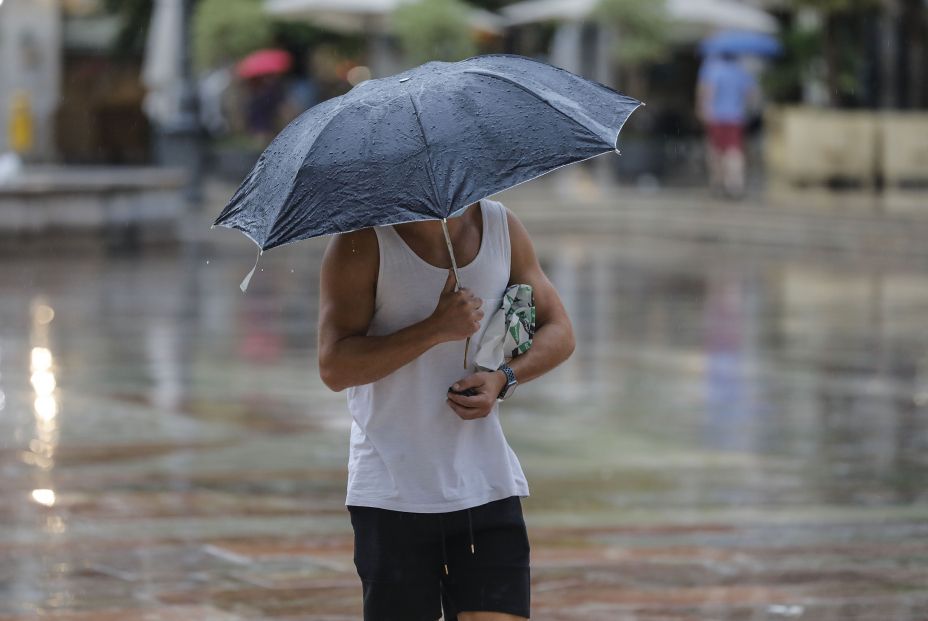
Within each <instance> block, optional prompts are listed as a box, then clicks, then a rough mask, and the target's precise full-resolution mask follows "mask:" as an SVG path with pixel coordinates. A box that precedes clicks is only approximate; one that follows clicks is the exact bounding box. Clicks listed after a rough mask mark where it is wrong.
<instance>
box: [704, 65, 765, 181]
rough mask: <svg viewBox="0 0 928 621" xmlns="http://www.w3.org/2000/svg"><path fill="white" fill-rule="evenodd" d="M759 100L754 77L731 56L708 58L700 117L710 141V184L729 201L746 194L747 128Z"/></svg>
mask: <svg viewBox="0 0 928 621" xmlns="http://www.w3.org/2000/svg"><path fill="white" fill-rule="evenodd" d="M758 96H759V94H758V88H757V82H756V80H755V79H754V76H753V75H751V73H750V72H748V71H747V70H746V69H745V68H744V67H742V66H741V64H740V63H739V62H738V59H737V57H736V56H734V55H732V54H723V55H721V56H720V57H710V58H707V59H706V61H705V62H704V63H703V66H702V67H701V68H700V70H699V85H698V90H697V96H696V99H697V114H698V115H699V118H700V120H701V121H702V122H703V124H704V126H705V128H706V134H707V137H708V143H709V145H708V146H709V152H708V159H709V180H710V184H711V186H712V187H713V189H719V190H722V191H723V192H725V193H726V194H727V195H728V196H730V197H740V196H741V195H742V194H743V193H744V188H745V158H744V125H745V122H746V121H747V113H748V107H749V105H751V104H752V103H755V102H756V99H757V98H758Z"/></svg>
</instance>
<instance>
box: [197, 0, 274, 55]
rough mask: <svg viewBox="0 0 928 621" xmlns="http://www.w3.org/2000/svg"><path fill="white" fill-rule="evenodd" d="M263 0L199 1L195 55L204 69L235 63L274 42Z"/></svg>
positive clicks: (270, 23)
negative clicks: (234, 61) (230, 62)
mask: <svg viewBox="0 0 928 621" xmlns="http://www.w3.org/2000/svg"><path fill="white" fill-rule="evenodd" d="M273 35H274V33H273V26H272V22H271V19H270V18H269V17H268V16H267V14H266V13H265V11H264V8H263V6H262V2H261V0H200V2H198V3H197V7H196V10H195V12H194V18H193V46H194V47H193V52H194V59H195V60H196V64H197V66H199V67H200V68H202V69H205V68H209V67H215V66H217V65H220V64H222V63H225V62H229V61H233V60H237V59H240V58H242V57H243V56H246V55H247V54H249V53H251V52H254V51H255V50H258V49H261V48H263V47H268V46H269V45H271V44H272V43H273Z"/></svg>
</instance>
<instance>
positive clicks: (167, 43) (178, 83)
mask: <svg viewBox="0 0 928 621" xmlns="http://www.w3.org/2000/svg"><path fill="white" fill-rule="evenodd" d="M184 32H185V29H184V3H183V0H155V5H154V8H153V10H152V18H151V26H150V27H149V30H148V41H147V42H146V48H145V62H144V66H143V67H142V81H143V83H144V84H145V88H146V90H147V91H148V94H147V95H146V96H145V103H144V108H145V113H146V114H147V115H148V118H150V119H151V120H152V121H154V122H155V123H157V124H158V125H159V126H162V127H167V126H171V125H173V124H175V123H176V122H177V120H178V116H179V115H180V100H181V94H182V89H183V81H184V66H183V62H184V59H183V48H184Z"/></svg>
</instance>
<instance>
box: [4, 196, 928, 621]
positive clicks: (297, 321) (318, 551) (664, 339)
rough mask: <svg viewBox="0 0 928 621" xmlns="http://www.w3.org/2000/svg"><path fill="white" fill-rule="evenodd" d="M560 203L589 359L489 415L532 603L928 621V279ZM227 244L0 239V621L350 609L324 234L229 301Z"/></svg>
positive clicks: (558, 241) (673, 618)
mask: <svg viewBox="0 0 928 621" xmlns="http://www.w3.org/2000/svg"><path fill="white" fill-rule="evenodd" d="M513 203H518V200H517V197H514V199H513ZM212 211H215V212H216V213H218V206H217V207H216V209H215V210H211V211H210V214H212ZM600 217H602V218H608V216H603V215H601V216H600ZM614 217H615V218H619V217H621V214H617V215H615V216H614ZM543 220H544V219H543V218H541V217H540V216H537V214H536V216H534V219H532V230H534V231H537V232H538V235H537V236H536V246H537V250H538V252H539V255H540V257H541V259H542V262H543V264H544V267H545V269H546V271H547V273H548V274H549V276H550V277H551V278H552V280H553V281H554V283H555V285H556V286H557V287H558V289H559V291H560V292H561V294H562V296H563V298H564V300H565V303H566V305H567V306H568V309H569V311H570V313H571V315H572V317H573V319H574V321H575V325H576V331H577V336H578V348H577V352H576V354H575V355H574V357H573V358H572V359H571V360H570V361H569V362H568V363H567V364H565V365H564V366H563V367H561V368H559V369H558V370H556V371H555V372H553V373H551V374H550V375H549V376H547V377H546V379H544V380H540V381H537V382H534V383H532V384H529V385H526V386H524V387H522V388H520V390H519V392H518V394H517V396H516V398H515V399H514V400H513V401H512V402H511V403H507V404H506V406H505V408H504V410H503V424H504V428H505V430H506V433H507V437H508V438H509V441H510V443H511V445H512V446H513V448H514V449H515V451H516V452H517V454H518V455H519V457H520V459H521V460H522V464H523V467H524V469H525V471H526V474H527V476H528V479H529V484H530V486H531V491H532V495H531V497H530V498H528V499H526V500H525V501H524V503H523V506H524V509H525V513H526V521H527V523H528V526H529V530H530V537H531V540H532V558H533V584H534V587H533V613H534V614H533V618H534V619H538V620H539V621H547V620H549V621H562V620H563V621H566V620H578V621H581V620H586V621H594V620H595V621H626V620H627V621H703V620H718V621H742V620H743V621H748V620H750V621H758V620H778V619H803V620H808V619H814V620H829V621H831V620H834V621H838V620H841V621H863V620H867V621H925V620H928V330H926V327H928V322H926V317H928V266H926V265H924V262H913V263H912V264H908V263H907V262H905V261H895V262H892V261H889V262H887V261H885V260H878V259H879V258H878V257H874V260H873V261H872V262H868V261H867V260H866V256H864V258H863V259H861V257H860V256H857V257H856V258H855V260H854V261H846V260H844V259H843V258H842V257H840V256H834V255H827V254H825V255H815V254H812V255H809V254H800V253H796V252H794V251H792V250H790V249H788V248H786V249H783V250H780V251H777V250H775V249H773V250H772V249H770V248H765V249H764V251H763V252H759V251H758V252H755V251H752V249H751V248H749V247H747V248H746V247H737V248H734V247H731V246H728V245H725V244H714V243H692V242H688V241H685V240H679V239H659V238H654V237H648V236H641V235H631V234H628V235H623V234H622V233H621V231H620V229H621V226H617V227H612V228H611V229H609V231H610V232H609V234H597V233H596V232H589V231H588V232H586V233H583V234H578V233H559V232H557V227H555V226H544V222H543ZM613 229H616V231H614V230H613ZM210 235H211V236H210V242H209V243H207V244H203V245H187V246H179V247H167V248H146V249H144V250H143V251H141V252H139V253H136V254H112V253H107V252H105V251H103V250H98V249H94V248H93V247H92V244H91V245H86V246H83V247H82V248H67V249H62V250H61V251H60V252H49V251H48V248H49V246H45V248H46V250H44V251H39V250H35V249H34V248H33V249H30V247H29V246H26V245H23V246H17V245H15V244H13V245H11V244H4V246H5V247H4V248H3V249H0V264H2V268H3V269H0V438H2V440H0V473H2V477H0V621H13V620H21V619H51V620H61V621H65V620H66V621H110V620H120V621H123V620H125V621H135V620H140V621H141V620H165V621H173V620H177V621H188V620H191V621H193V620H203V621H213V620H215V621H245V620H257V619H274V620H279V621H297V620H299V621H310V620H312V621H335V620H349V619H351V620H354V619H359V618H360V617H359V612H360V583H359V581H358V579H357V576H356V574H355V573H354V566H353V564H352V541H351V529H350V524H349V522H348V515H347V513H346V511H345V509H344V506H343V504H344V491H345V477H346V470H345V464H346V459H347V442H348V424H349V418H348V414H347V410H346V407H345V402H344V399H345V397H344V395H340V394H333V393H331V392H329V391H328V390H327V389H326V388H325V387H324V386H323V385H322V383H321V381H320V380H319V378H318V374H317V370H316V362H315V323H316V316H317V309H316V304H317V293H316V292H317V288H318V274H317V271H318V262H319V258H320V256H321V252H322V249H323V248H324V244H325V241H324V240H314V241H308V242H301V243H299V244H295V245H292V246H287V247H283V248H279V249H275V250H274V251H273V252H270V253H266V254H265V255H264V257H262V259H261V263H260V265H259V271H258V272H257V273H256V275H255V277H254V279H253V280H252V283H251V286H250V288H249V290H248V293H247V294H246V295H242V294H241V292H240V291H239V289H238V282H239V280H240V279H241V277H242V276H243V275H244V273H245V272H247V270H248V269H249V268H250V267H251V264H252V261H253V259H254V251H253V247H252V246H251V244H250V243H249V242H248V241H247V240H245V239H244V238H243V237H241V236H239V235H238V234H236V233H234V232H231V231H225V230H219V231H214V232H213V233H211V234H210Z"/></svg>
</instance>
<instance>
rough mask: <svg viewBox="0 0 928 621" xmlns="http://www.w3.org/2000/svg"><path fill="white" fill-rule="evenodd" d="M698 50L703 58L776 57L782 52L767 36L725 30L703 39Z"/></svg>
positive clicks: (776, 42)
mask: <svg viewBox="0 0 928 621" xmlns="http://www.w3.org/2000/svg"><path fill="white" fill-rule="evenodd" d="M699 50H700V52H702V54H703V55H705V56H711V55H714V54H736V55H742V54H744V55H753V56H777V55H779V54H780V53H781V52H782V51H783V46H782V45H781V44H780V42H779V41H778V40H777V39H776V38H775V37H771V36H770V35H767V34H762V33H758V32H746V31H743V30H726V31H724V32H720V33H718V34H715V35H712V36H711V37H709V38H707V39H704V40H703V42H702V43H701V44H700V46H699Z"/></svg>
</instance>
